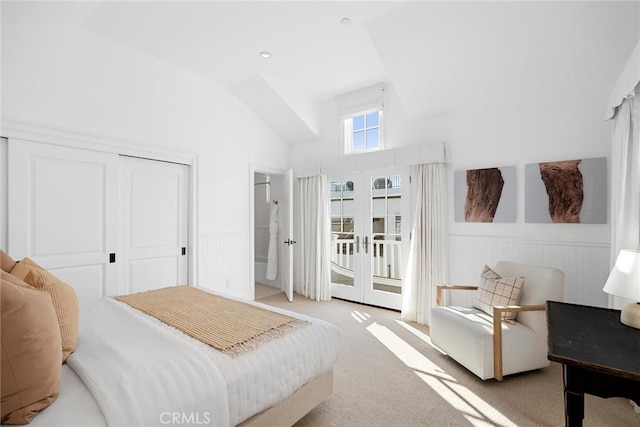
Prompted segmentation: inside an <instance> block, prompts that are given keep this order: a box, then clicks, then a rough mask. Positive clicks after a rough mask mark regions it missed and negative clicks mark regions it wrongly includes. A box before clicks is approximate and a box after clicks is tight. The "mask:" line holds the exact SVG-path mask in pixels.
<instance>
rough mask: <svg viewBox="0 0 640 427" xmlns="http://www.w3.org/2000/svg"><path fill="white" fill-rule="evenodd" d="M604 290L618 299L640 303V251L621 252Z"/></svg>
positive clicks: (626, 250) (628, 250) (625, 250)
mask: <svg viewBox="0 0 640 427" xmlns="http://www.w3.org/2000/svg"><path fill="white" fill-rule="evenodd" d="M603 290H604V291H605V292H606V293H608V294H611V295H615V296H617V297H621V298H627V299H630V300H632V301H634V302H640V251H638V250H636V251H633V250H630V249H623V250H621V251H620V254H618V259H616V265H615V266H614V267H613V270H611V274H609V278H608V279H607V283H605V284H604V288H603Z"/></svg>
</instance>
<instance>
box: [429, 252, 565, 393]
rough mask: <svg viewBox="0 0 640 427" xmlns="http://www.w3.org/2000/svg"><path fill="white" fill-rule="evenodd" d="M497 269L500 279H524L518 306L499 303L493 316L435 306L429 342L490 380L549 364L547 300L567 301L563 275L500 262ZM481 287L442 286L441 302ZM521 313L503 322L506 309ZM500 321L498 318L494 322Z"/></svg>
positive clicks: (496, 266) (438, 298)
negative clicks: (452, 294)
mask: <svg viewBox="0 0 640 427" xmlns="http://www.w3.org/2000/svg"><path fill="white" fill-rule="evenodd" d="M493 270H494V271H495V272H496V273H498V274H499V275H500V276H502V277H524V278H525V279H524V285H523V286H522V291H521V299H520V304H519V305H517V306H508V307H507V306H496V307H494V308H493V315H489V314H487V313H485V312H483V311H481V310H479V309H477V308H466V307H442V306H439V307H435V308H433V309H431V325H430V332H431V342H432V343H433V344H434V345H436V346H437V347H439V348H440V349H442V350H443V351H444V352H445V353H447V354H448V355H449V356H450V357H451V358H453V359H454V360H456V361H457V362H458V363H460V364H461V365H462V366H464V367H465V368H467V369H468V370H470V371H471V372H473V373H474V374H476V375H477V376H479V377H480V378H481V379H483V380H486V379H489V378H495V379H497V380H498V381H502V378H503V376H504V375H510V374H514V373H517V372H523V371H529V370H533V369H539V368H544V367H546V366H549V364H550V362H549V360H548V359H547V318H546V313H545V312H544V310H545V302H546V301H547V300H552V301H563V299H564V273H563V272H562V271H560V270H558V269H555V268H551V267H540V266H534V265H528V264H519V263H513V262H506V261H500V262H498V263H497V264H496V265H495V266H494V267H493ZM454 289H455V290H458V289H461V290H473V289H477V286H458V285H439V286H438V288H437V301H438V305H440V304H441V303H442V293H443V291H447V290H454ZM505 311H509V312H513V311H517V312H518V315H517V318H516V320H515V321H514V322H512V323H508V322H502V321H501V318H502V312H505ZM495 319H498V321H495Z"/></svg>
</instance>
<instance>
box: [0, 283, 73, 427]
mask: <svg viewBox="0 0 640 427" xmlns="http://www.w3.org/2000/svg"><path fill="white" fill-rule="evenodd" d="M7 276H10V275H9V274H8V273H6V272H4V271H3V272H2V280H0V294H1V297H0V300H2V302H1V305H2V319H1V321H2V324H1V326H0V328H1V333H2V335H1V337H2V338H1V340H2V371H1V373H2V375H1V377H2V379H1V383H2V384H1V387H2V392H1V393H2V398H1V399H2V400H1V405H0V408H1V409H0V421H1V422H2V424H5V423H6V424H27V423H29V422H30V421H31V420H32V419H33V417H35V416H36V415H37V413H38V412H39V411H41V410H43V409H44V408H46V407H47V406H49V405H50V404H51V403H52V402H53V401H54V400H55V399H56V398H57V397H58V390H59V387H60V373H61V369H60V365H61V364H62V357H61V354H60V346H61V343H60V328H59V327H58V320H57V318H56V312H55V310H54V308H53V303H52V302H51V296H50V295H49V294H48V293H47V292H43V291H39V290H37V289H34V288H32V287H31V286H28V285H25V284H23V285H20V284H19V283H18V284H16V283H14V282H16V281H18V280H19V279H17V278H13V279H12V278H10V277H7ZM7 278H8V279H11V281H9V280H6V279H7Z"/></svg>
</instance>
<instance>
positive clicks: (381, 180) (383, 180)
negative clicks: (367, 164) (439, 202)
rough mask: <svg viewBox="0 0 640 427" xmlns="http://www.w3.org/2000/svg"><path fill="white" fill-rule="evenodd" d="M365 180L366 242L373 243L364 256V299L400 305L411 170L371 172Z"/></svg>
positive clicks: (383, 303) (406, 247) (387, 305)
mask: <svg viewBox="0 0 640 427" xmlns="http://www.w3.org/2000/svg"><path fill="white" fill-rule="evenodd" d="M365 180H366V182H367V186H368V189H369V191H368V194H367V199H368V203H366V205H365V207H364V212H363V213H364V215H365V216H366V221H367V223H368V224H370V229H369V230H367V232H366V233H365V234H369V236H370V237H369V239H367V236H365V243H367V242H370V243H369V245H368V246H369V247H368V248H367V249H368V251H365V259H364V271H365V276H364V288H365V289H364V302H366V303H367V304H373V305H380V306H384V307H390V308H396V309H399V308H400V307H401V305H402V278H403V273H404V269H405V267H406V256H407V255H406V254H407V249H408V210H409V203H408V202H409V179H408V171H400V170H394V171H392V172H391V173H389V172H387V173H369V174H366V175H365ZM405 189H406V191H403V190H405Z"/></svg>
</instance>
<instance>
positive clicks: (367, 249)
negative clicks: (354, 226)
mask: <svg viewBox="0 0 640 427" xmlns="http://www.w3.org/2000/svg"><path fill="white" fill-rule="evenodd" d="M362 246H364V253H365V254H368V253H369V236H364V241H363V242H362Z"/></svg>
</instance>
